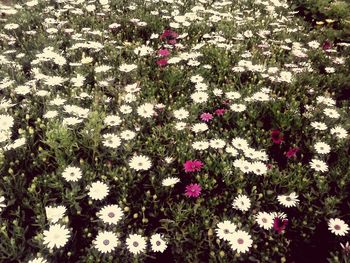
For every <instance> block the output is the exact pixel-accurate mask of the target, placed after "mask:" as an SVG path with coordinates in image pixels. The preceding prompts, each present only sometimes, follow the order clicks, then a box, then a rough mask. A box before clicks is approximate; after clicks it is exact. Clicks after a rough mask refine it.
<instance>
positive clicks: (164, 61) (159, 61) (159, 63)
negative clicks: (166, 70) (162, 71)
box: [157, 58, 168, 67]
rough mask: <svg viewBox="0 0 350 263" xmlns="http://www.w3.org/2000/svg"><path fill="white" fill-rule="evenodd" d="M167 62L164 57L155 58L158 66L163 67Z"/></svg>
mask: <svg viewBox="0 0 350 263" xmlns="http://www.w3.org/2000/svg"><path fill="white" fill-rule="evenodd" d="M167 64H168V60H167V59H166V58H162V59H159V60H157V65H158V66H160V67H164V66H166V65H167Z"/></svg>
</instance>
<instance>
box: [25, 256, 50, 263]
mask: <svg viewBox="0 0 350 263" xmlns="http://www.w3.org/2000/svg"><path fill="white" fill-rule="evenodd" d="M28 263H47V260H46V259H44V258H42V257H37V258H33V259H32V260H29V261H28Z"/></svg>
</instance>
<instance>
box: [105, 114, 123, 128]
mask: <svg viewBox="0 0 350 263" xmlns="http://www.w3.org/2000/svg"><path fill="white" fill-rule="evenodd" d="M103 122H104V124H105V125H108V126H118V125H120V124H121V123H122V119H121V118H120V117H119V116H118V115H109V116H106V118H105V119H104V121H103Z"/></svg>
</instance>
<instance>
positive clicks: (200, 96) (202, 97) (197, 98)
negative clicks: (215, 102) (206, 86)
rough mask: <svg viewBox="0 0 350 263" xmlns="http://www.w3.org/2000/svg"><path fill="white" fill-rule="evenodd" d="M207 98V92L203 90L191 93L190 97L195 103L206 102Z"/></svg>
mask: <svg viewBox="0 0 350 263" xmlns="http://www.w3.org/2000/svg"><path fill="white" fill-rule="evenodd" d="M208 98H209V96H208V94H207V93H206V92H203V91H197V92H195V93H193V94H192V95H191V99H192V100H193V101H194V102H195V103H203V102H206V101H207V100H208Z"/></svg>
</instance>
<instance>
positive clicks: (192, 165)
mask: <svg viewBox="0 0 350 263" xmlns="http://www.w3.org/2000/svg"><path fill="white" fill-rule="evenodd" d="M202 167H203V163H202V162H201V161H198V160H194V161H191V160H188V161H186V162H185V163H184V169H185V172H186V173H189V172H199V171H200V170H201V169H202Z"/></svg>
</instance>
